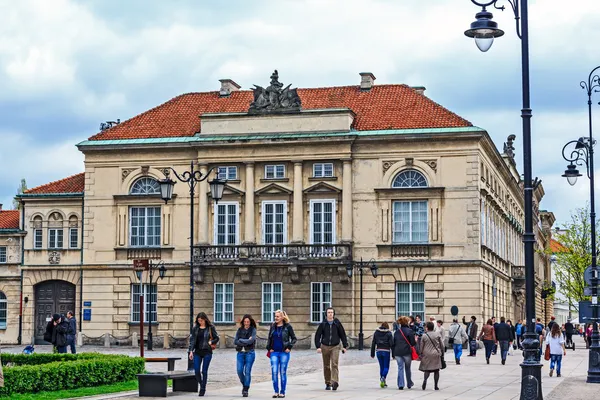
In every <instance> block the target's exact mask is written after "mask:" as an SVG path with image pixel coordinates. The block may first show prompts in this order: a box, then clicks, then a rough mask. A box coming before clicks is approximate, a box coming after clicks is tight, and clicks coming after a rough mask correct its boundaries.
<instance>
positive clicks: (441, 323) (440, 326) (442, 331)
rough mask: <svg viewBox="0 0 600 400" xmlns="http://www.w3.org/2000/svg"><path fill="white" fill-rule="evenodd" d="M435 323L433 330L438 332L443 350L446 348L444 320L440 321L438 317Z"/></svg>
mask: <svg viewBox="0 0 600 400" xmlns="http://www.w3.org/2000/svg"><path fill="white" fill-rule="evenodd" d="M435 323H436V326H437V330H436V329H434V331H436V332H437V333H439V334H440V337H441V338H442V343H444V351H445V349H446V328H444V321H442V320H441V319H438V320H437V321H436V322H435Z"/></svg>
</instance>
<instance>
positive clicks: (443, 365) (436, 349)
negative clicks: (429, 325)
mask: <svg viewBox="0 0 600 400" xmlns="http://www.w3.org/2000/svg"><path fill="white" fill-rule="evenodd" d="M425 334H426V335H427V337H428V338H429V341H430V342H431V344H432V345H433V347H434V348H435V351H437V352H438V353H440V361H441V363H442V369H446V366H447V365H446V360H444V353H442V352H441V351H440V349H438V347H437V345H436V344H435V342H434V341H433V340H432V339H431V336H429V334H428V333H427V332H425Z"/></svg>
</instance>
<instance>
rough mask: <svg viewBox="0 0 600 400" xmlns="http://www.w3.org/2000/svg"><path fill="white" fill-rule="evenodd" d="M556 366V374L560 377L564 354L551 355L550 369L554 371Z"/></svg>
mask: <svg viewBox="0 0 600 400" xmlns="http://www.w3.org/2000/svg"><path fill="white" fill-rule="evenodd" d="M554 364H556V373H557V374H558V375H560V366H561V364H562V354H550V369H554Z"/></svg>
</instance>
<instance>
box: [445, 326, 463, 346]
mask: <svg viewBox="0 0 600 400" xmlns="http://www.w3.org/2000/svg"><path fill="white" fill-rule="evenodd" d="M459 330H460V326H459V327H458V329H457V330H456V332H454V335H453V336H452V337H451V338H448V344H454V338H455V337H456V335H457V334H458V331H459Z"/></svg>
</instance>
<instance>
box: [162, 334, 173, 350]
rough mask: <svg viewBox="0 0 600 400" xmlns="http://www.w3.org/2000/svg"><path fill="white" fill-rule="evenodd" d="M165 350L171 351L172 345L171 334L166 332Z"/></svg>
mask: <svg viewBox="0 0 600 400" xmlns="http://www.w3.org/2000/svg"><path fill="white" fill-rule="evenodd" d="M163 348H165V349H170V348H171V344H170V343H169V334H168V333H166V332H165V339H164V341H163Z"/></svg>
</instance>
